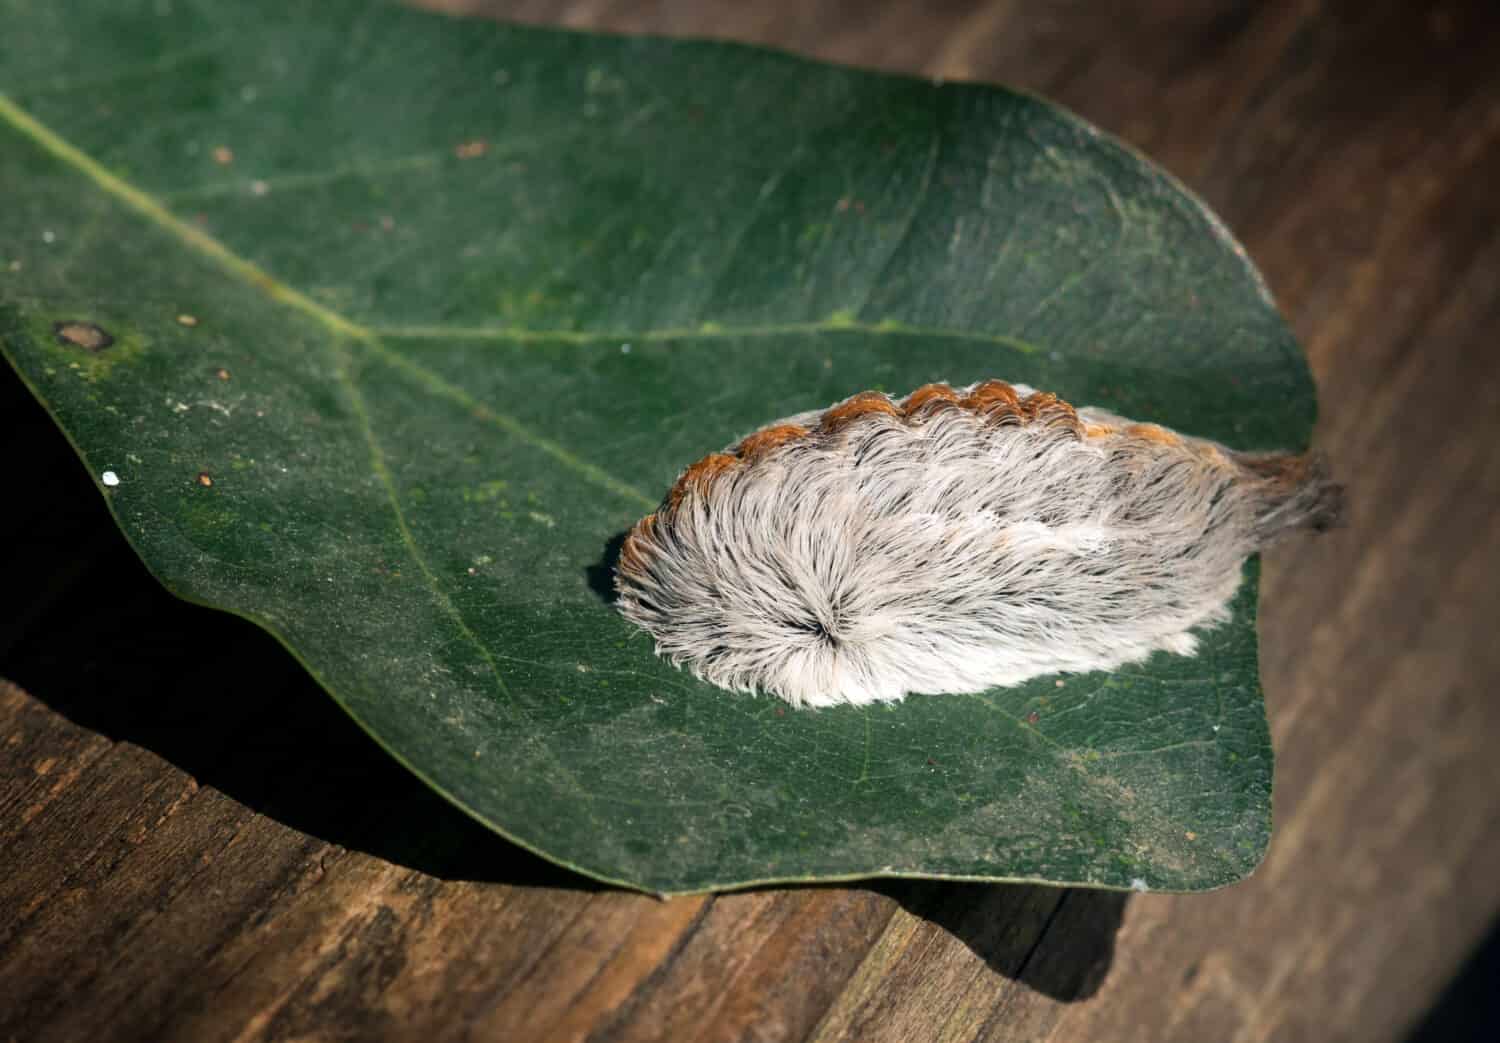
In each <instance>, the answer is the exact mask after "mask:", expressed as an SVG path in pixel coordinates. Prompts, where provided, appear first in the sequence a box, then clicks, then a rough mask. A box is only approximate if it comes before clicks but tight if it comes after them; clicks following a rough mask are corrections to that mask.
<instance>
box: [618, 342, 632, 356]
mask: <svg viewBox="0 0 1500 1043" xmlns="http://www.w3.org/2000/svg"><path fill="white" fill-rule="evenodd" d="M620 354H621V355H629V354H630V345H629V344H621V345H620Z"/></svg>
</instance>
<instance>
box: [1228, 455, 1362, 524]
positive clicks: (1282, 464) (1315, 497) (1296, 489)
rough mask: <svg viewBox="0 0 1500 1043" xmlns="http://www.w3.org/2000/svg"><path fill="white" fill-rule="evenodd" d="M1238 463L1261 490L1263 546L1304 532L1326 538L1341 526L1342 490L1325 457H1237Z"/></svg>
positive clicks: (1260, 513)
mask: <svg viewBox="0 0 1500 1043" xmlns="http://www.w3.org/2000/svg"><path fill="white" fill-rule="evenodd" d="M1234 459H1235V462H1236V463H1238V464H1239V465H1240V467H1242V468H1243V469H1244V470H1245V471H1247V472H1248V473H1249V476H1250V480H1251V481H1252V482H1254V483H1255V484H1256V485H1257V486H1259V491H1260V493H1261V504H1260V510H1259V512H1258V514H1257V516H1256V520H1255V536H1256V542H1257V544H1258V545H1259V546H1262V547H1264V546H1266V545H1267V544H1270V543H1274V542H1276V541H1277V540H1279V539H1281V538H1282V537H1283V536H1286V535H1288V534H1289V533H1293V532H1297V531H1299V530H1302V529H1312V530H1314V531H1315V532H1324V531H1326V530H1328V529H1332V528H1335V527H1337V526H1339V525H1342V524H1343V522H1344V487H1343V486H1342V485H1339V484H1338V483H1337V482H1335V481H1334V480H1333V479H1332V477H1331V476H1330V475H1329V472H1328V459H1327V457H1325V456H1323V454H1322V453H1311V452H1310V453H1304V454H1302V455H1301V456H1296V455H1293V454H1291V453H1235V454H1234Z"/></svg>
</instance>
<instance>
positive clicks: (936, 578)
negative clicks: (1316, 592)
mask: <svg viewBox="0 0 1500 1043" xmlns="http://www.w3.org/2000/svg"><path fill="white" fill-rule="evenodd" d="M1341 498H1342V496H1341V490H1340V488H1339V487H1338V486H1337V485H1335V484H1333V483H1332V482H1331V481H1330V480H1329V478H1328V474H1327V468H1326V465H1325V464H1324V462H1323V461H1322V460H1321V458H1319V457H1316V456H1312V455H1301V456H1299V455H1292V454H1284V453H1282V454H1278V453H1262V454H1249V453H1239V452H1235V451H1233V450H1231V449H1228V448H1226V447H1224V446H1222V445H1219V444H1217V443H1215V442H1211V441H1207V440H1205V439H1199V438H1193V437H1189V436H1186V435H1181V434H1178V433H1176V432H1174V431H1171V430H1168V429H1167V428H1164V427H1160V426H1157V425H1155V424H1141V423H1135V422H1133V421H1130V420H1126V419H1124V418H1122V417H1118V416H1115V415H1113V414H1111V413H1107V412H1104V411H1102V410H1098V409H1077V410H1075V409H1074V408H1073V407H1072V406H1070V405H1068V403H1066V402H1064V401H1062V400H1061V399H1059V398H1058V397H1057V396H1056V395H1052V394H1049V393H1047V392H1039V391H1035V390H1033V389H1032V388H1029V387H1026V386H1025V385H1021V384H1016V385H1011V384H1007V383H1004V382H1003V381H998V380H991V381H985V382H983V383H980V384H975V385H972V386H970V387H966V388H961V389H957V390H955V389H953V388H951V387H949V386H948V385H946V384H929V385H927V386H925V387H922V388H918V389H917V390H916V391H913V392H912V393H911V394H909V395H907V396H906V397H905V398H903V399H892V398H890V397H888V396H886V395H884V394H880V393H878V392H870V391H867V392H863V393H861V394H858V395H855V396H853V397H852V398H849V399H846V400H844V401H843V402H840V403H838V404H836V405H834V406H832V407H830V408H828V409H827V410H824V411H815V412H810V413H803V414H799V415H797V416H793V417H788V418H786V419H784V420H779V421H776V422H775V423H772V424H770V425H768V426H766V427H763V428H761V429H760V430H759V431H756V432H755V433H754V434H752V435H750V436H748V437H747V438H745V439H743V440H742V441H740V442H739V443H738V444H736V445H734V446H732V447H731V448H729V449H728V450H726V451H725V452H722V453H714V454H712V455H710V456H706V457H704V458H703V459H702V460H699V461H698V462H697V463H695V464H693V465H692V466H691V467H689V468H688V469H687V470H686V471H684V472H683V474H682V476H681V477H680V478H679V479H678V480H677V483H676V484H675V485H674V486H673V487H672V489H671V491H670V492H669V493H668V494H667V496H666V499H665V500H663V502H662V505H661V507H660V508H658V510H657V511H656V512H655V513H654V514H650V515H647V516H646V517H645V518H642V519H641V520H640V522H638V523H637V524H636V525H635V527H634V528H633V529H632V530H631V532H630V533H629V535H628V536H627V537H626V539H625V542H624V544H623V546H622V548H621V552H620V559H619V563H618V565H617V567H616V573H615V585H616V589H617V591H618V593H619V600H618V605H619V608H620V610H621V612H622V613H624V615H625V617H626V618H627V619H629V620H631V621H632V622H633V623H636V624H637V625H639V626H641V627H643V628H644V629H645V630H647V631H648V632H649V633H650V634H651V635H652V636H653V637H654V638H655V639H656V650H657V653H658V654H660V655H662V656H665V657H666V658H667V659H669V660H671V662H673V663H674V664H676V665H678V666H682V667H686V668H687V669H689V670H691V671H692V672H693V673H694V674H696V675H697V676H698V677H700V678H702V679H704V680H706V681H709V682H712V683H713V684H716V685H720V686H722V687H724V688H728V689H732V690H736V691H756V690H760V691H766V692H771V693H774V694H776V695H778V696H780V697H782V698H783V699H785V700H786V701H787V702H789V703H791V704H792V705H793V706H814V707H817V706H831V705H836V704H840V703H852V704H855V705H863V704H867V703H874V702H884V701H890V700H897V699H901V698H902V697H903V696H905V695H907V694H909V693H915V692H927V693H959V692H977V691H982V690H984V689H986V688H992V687H997V686H1004V685H1014V684H1019V683H1021V682H1022V681H1025V680H1027V679H1028V678H1031V677H1035V676H1037V675H1040V674H1049V673H1055V672H1059V671H1086V670H1106V669H1112V668H1114V667H1118V666H1122V665H1124V664H1126V663H1132V662H1136V661H1139V660H1142V659H1144V658H1146V657H1147V656H1149V655H1150V654H1151V653H1153V652H1155V651H1158V650H1163V651H1166V652H1172V653H1176V654H1179V655H1192V654H1193V653H1194V652H1195V650H1196V647H1197V638H1196V637H1195V635H1194V634H1193V631H1194V630H1195V629H1197V628H1201V627H1208V626H1212V625H1214V624H1218V623H1221V622H1223V621H1225V620H1227V619H1228V618H1229V611H1228V607H1227V606H1228V603H1229V600H1230V598H1231V597H1232V595H1233V594H1234V591H1235V589H1236V587H1237V586H1238V585H1239V583H1240V577H1241V572H1242V566H1243V563H1244V561H1245V559H1246V558H1247V557H1248V556H1249V555H1250V554H1252V553H1254V552H1255V551H1257V550H1260V549H1261V548H1263V547H1266V546H1268V545H1269V544H1271V543H1273V542H1275V541H1276V540H1277V539H1279V538H1281V537H1282V536H1284V535H1285V534H1287V533H1289V532H1292V531H1295V530H1299V529H1323V528H1326V527H1327V526H1329V525H1330V524H1332V523H1333V522H1334V521H1335V520H1336V519H1337V516H1338V513H1339V508H1340V503H1341Z"/></svg>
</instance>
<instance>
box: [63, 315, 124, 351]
mask: <svg viewBox="0 0 1500 1043" xmlns="http://www.w3.org/2000/svg"><path fill="white" fill-rule="evenodd" d="M52 332H53V333H55V334H57V342H58V343H59V344H71V345H72V346H73V347H75V348H82V349H83V350H85V351H103V350H104V349H105V348H107V347H109V346H110V345H111V344H113V343H114V342H115V338H114V335H113V334H111V333H110V332H109V331H108V330H106V329H105V328H104V327H103V326H100V325H99V324H97V323H93V322H76V321H69V322H55V323H53V324H52Z"/></svg>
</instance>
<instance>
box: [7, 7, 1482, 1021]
mask: <svg viewBox="0 0 1500 1043" xmlns="http://www.w3.org/2000/svg"><path fill="white" fill-rule="evenodd" d="M449 6H455V7H456V6H462V5H459V4H450V5H449ZM469 6H471V7H475V8H478V7H483V8H485V9H486V10H491V11H493V12H496V13H500V14H507V13H508V14H510V15H512V16H515V17H522V18H527V19H531V20H540V21H550V22H561V23H564V24H568V25H574V26H592V27H607V28H616V29H628V30H646V31H656V32H664V33H685V34H700V35H701V34H713V35H720V36H727V37H732V38H735V39H741V40H748V41H758V42H763V43H771V44H777V45H780V46H784V47H789V48H792V49H795V50H798V51H802V52H804V53H807V54H811V55H815V56H818V57H823V58H829V59H834V60H838V61H843V62H849V63H854V64H859V65H866V66H878V67H883V68H889V69H900V70H908V71H920V72H925V73H928V74H940V75H943V76H946V77H952V78H960V77H965V78H977V79H985V80H998V81H1003V82H1007V83H1011V84H1014V85H1019V86H1023V87H1027V88H1031V89H1034V90H1037V91H1040V92H1042V93H1044V94H1046V95H1048V96H1050V97H1052V98H1055V99H1057V100H1059V101H1061V102H1063V103H1064V104H1066V105H1068V106H1069V107H1071V108H1073V109H1075V110H1076V111H1078V112H1080V113H1081V114H1083V115H1084V116H1085V117H1087V118H1089V119H1091V120H1093V121H1094V122H1096V123H1098V124H1100V125H1102V126H1103V127H1105V128H1107V129H1109V130H1111V131H1113V132H1115V133H1116V134H1119V135H1121V136H1123V137H1124V138H1125V139H1127V140H1128V141H1130V142H1132V143H1134V144H1135V145H1137V146H1138V147H1140V148H1142V149H1143V150H1145V151H1146V152H1147V153H1149V154H1150V155H1152V156H1154V157H1155V158H1156V159H1157V160H1159V161H1160V162H1161V163H1163V164H1164V165H1165V166H1166V167H1168V168H1169V169H1171V170H1172V171H1174V172H1176V173H1177V174H1178V175H1180V176H1181V177H1182V178H1183V179H1184V180H1185V181H1186V182H1187V183H1188V184H1189V185H1191V186H1192V187H1193V188H1195V189H1196V190H1197V191H1198V192H1199V193H1201V194H1202V195H1203V196H1205V197H1206V198H1207V199H1208V201H1209V202H1210V203H1211V204H1212V205H1213V206H1214V207H1215V208H1216V209H1217V210H1218V211H1219V212H1220V213H1221V214H1222V215H1223V216H1224V217H1225V218H1226V220H1227V221H1228V223H1229V224H1230V226H1231V227H1232V228H1233V229H1234V230H1235V231H1236V232H1237V234H1238V235H1239V236H1240V237H1241V239H1242V240H1243V241H1244V242H1245V244H1246V245H1247V246H1248V248H1249V250H1250V253H1251V255H1252V256H1253V257H1254V258H1255V259H1256V261H1257V262H1258V263H1259V264H1260V266H1261V267H1262V269H1263V270H1264V272H1265V273H1266V275H1267V277H1268V279H1269V280H1270V283H1271V285H1272V287H1273V289H1274V290H1275V292H1276V293H1277V295H1278V297H1279V299H1280V301H1281V302H1282V305H1283V307H1284V309H1285V311H1286V313H1287V314H1288V316H1289V317H1290V318H1291V320H1292V322H1293V324H1294V325H1295V327H1296V329H1297V331H1298V333H1299V334H1300V336H1301V337H1302V339H1303V342H1304V344H1305V345H1306V348H1307V352H1308V356H1309V358H1310V359H1311V362H1312V367H1313V370H1314V372H1315V374H1316V377H1317V380H1318V383H1319V386H1320V388H1321V389H1322V395H1323V421H1322V423H1321V426H1320V429H1319V439H1318V440H1319V443H1320V444H1321V445H1322V446H1323V447H1324V448H1326V449H1327V450H1328V451H1329V453H1330V454H1331V455H1332V457H1333V459H1334V461H1335V464H1336V466H1337V468H1338V470H1339V471H1340V472H1341V475H1342V476H1343V477H1344V478H1345V479H1346V480H1347V481H1348V483H1349V486H1350V489H1351V494H1352V513H1353V525H1352V527H1350V528H1348V529H1346V530H1344V531H1342V532H1339V533H1337V534H1335V535H1333V536H1330V537H1326V538H1323V539H1308V540H1306V541H1303V542H1300V543H1297V544H1294V545H1289V546H1287V547H1285V548H1284V549H1281V550H1278V551H1277V552H1276V553H1274V554H1273V555H1271V556H1270V557H1269V559H1268V560H1267V563H1266V568H1265V583H1264V598H1263V602H1262V605H1263V608H1262V620H1263V634H1264V649H1263V660H1264V679H1265V687H1266V692H1267V700H1268V703H1269V708H1270V714H1271V722H1272V731H1273V735H1274V739H1275V743H1276V747H1277V750H1278V755H1279V763H1278V775H1277V783H1276V834H1275V839H1274V841H1273V844H1272V847H1271V853H1270V856H1269V858H1268V860H1267V862H1266V864H1265V865H1264V866H1263V867H1262V868H1261V870H1260V871H1259V873H1258V874H1257V875H1256V876H1255V877H1254V878H1252V880H1250V881H1249V882H1248V883H1245V884H1243V885H1240V886H1237V887H1233V888H1230V889H1228V890H1225V891H1221V892H1217V893H1215V894H1211V895H1206V896H1191V897H1169V896H1155V895H1152V896H1137V897H1133V898H1132V899H1130V900H1129V901H1128V902H1127V901H1125V900H1124V899H1123V898H1121V897H1119V896H1113V895H1100V894H1093V893H1086V892H1062V891H1053V890H1049V889H1045V888H1031V887H987V886H969V885H950V884H907V883H901V884H894V883H892V884H880V885H877V886H871V887H860V886H855V887H830V888H797V889H783V890H767V891H759V892H754V893H748V894H738V895H731V896H727V897H720V898H712V899H708V898H698V899H684V900H677V901H673V902H669V903H663V902H658V901H656V900H653V899H649V898H644V897H640V896H636V895H631V894H624V893H620V892H615V891H600V890H596V889H594V888H593V887H591V886H589V885H588V884H587V883H586V882H585V881H582V880H580V879H578V878H575V877H571V876H569V875H568V874H566V873H563V872H560V871H558V870H555V869H553V868H551V867H550V866H548V865H546V864H545V863H542V862H539V861H538V860H536V859H534V858H532V857H530V856H528V855H526V854H524V853H522V852H520V851H518V850H517V849H515V848H513V847H511V846H509V845H507V844H506V843H504V842H503V841H500V840H498V839H496V838H493V837H491V836H490V835H488V834H487V833H485V832H484V831H483V830H481V829H480V828H479V827H477V826H474V825H472V824H471V823H470V822H469V821H468V820H467V819H465V818H463V817H462V816H461V815H460V814H459V813H457V812H455V811H453V810H451V809H450V808H449V807H448V806H447V805H445V804H444V803H442V802H441V801H440V800H438V799H437V798H435V797H432V796H431V795H429V794H428V793H426V792H425V791H424V790H423V789H422V787H421V786H420V785H418V784H417V783H416V782H415V781H413V780H412V779H409V778H408V777H407V776H406V775H405V773H404V772H403V771H402V770H401V769H400V768H399V767H397V766H396V765H394V764H393V763H390V762H389V761H387V760H386V759H385V758H384V757H383V756H382V755H381V754H380V753H378V752H377V751H376V750H374V749H373V747H372V746H371V744H370V743H369V742H368V741H367V740H366V739H365V738H364V737H363V736H362V735H361V734H360V733H359V732H358V731H357V730H356V729H355V728H354V727H353V726H352V725H351V724H349V723H348V722H347V721H346V720H345V719H344V718H343V717H342V715H341V714H340V712H339V711H337V710H336V709H334V708H333V707H332V704H331V703H330V702H329V701H328V700H327V699H326V698H325V697H324V696H323V695H322V694H321V693H320V692H319V690H318V689H316V688H315V687H314V686H313V685H311V683H310V682H309V681H307V680H306V679H305V678H304V677H303V676H302V675H301V673H300V672H299V670H298V669H297V668H296V666H295V665H294V664H293V663H292V662H291V661H290V660H289V658H288V657H286V656H285V655H284V654H282V653H281V652H280V651H279V650H278V649H277V647H276V646H275V645H274V643H273V642H271V641H270V640H269V639H268V638H266V637H264V636H263V635H262V634H260V633H259V632H258V631H256V630H254V629H253V628H251V627H249V626H248V625H245V624H243V623H240V622H238V621H236V620H233V619H230V618H228V617H224V616H221V615H218V614H216V613H212V612H208V611H204V610H199V609H194V608H190V607H188V606H186V605H183V604H180V603H177V602H174V601H173V600H172V599H170V598H168V597H166V596H165V595H164V594H163V593H161V591H160V590H159V588H157V587H156V586H155V585H154V583H153V582H152V581H151V580H150V579H149V577H147V576H146V575H145V573H144V571H143V570H142V568H141V567H140V566H139V565H138V564H137V563H136V562H135V560H134V559H133V557H132V556H131V554H130V553H129V551H128V550H127V549H126V548H125V545H124V543H123V540H122V539H121V538H120V537H119V536H118V534H117V533H116V532H115V531H114V530H113V528H112V527H111V525H110V523H109V522H108V519H107V517H106V515H105V513H104V510H103V508H102V506H101V504H100V503H99V501H98V498H97V496H96V495H95V494H94V493H93V491H92V489H91V487H90V485H89V483H88V481H87V480H86V479H85V477H84V475H83V474H82V472H81V469H80V468H79V467H78V464H77V462H76V460H75V459H74V458H73V457H72V455H71V453H70V451H69V450H68V448H67V446H66V445H65V443H64V442H63V440H62V439H61V437H60V436H59V435H57V433H56V432H55V431H53V430H52V429H51V428H50V427H49V424H48V422H47V421H46V419H45V417H44V416H43V415H42V414H41V412H40V410H39V409H37V408H36V407H34V406H33V405H32V404H30V402H29V400H28V399H27V398H26V396H25V393H24V392H23V391H22V390H21V389H20V387H19V385H18V384H17V383H16V382H15V380H14V378H13V377H11V376H10V375H9V374H8V373H7V374H0V447H3V448H0V467H3V473H4V481H3V487H4V488H5V489H6V493H5V494H4V498H3V506H0V537H3V542H0V569H3V571H0V673H3V674H4V675H5V676H7V677H9V678H11V679H12V680H13V681H15V682H16V685H18V686H19V687H16V686H8V685H5V686H0V1039H15V1040H28V1041H29V1040H97V1039H137V1038H139V1039H147V1038H149V1039H164V1040H220V1039H222V1040H230V1039H243V1040H262V1039H277V1040H285V1039H316V1040H336V1039H338V1040H342V1039H349V1040H369V1039H380V1038H418V1037H420V1038H424V1039H428V1040H447V1039H516V1040H531V1039H548V1040H551V1039H559V1040H561V1039H597V1040H645V1039H662V1040H674V1041H675V1040H728V1039H744V1040H804V1039H807V1040H891V1041H908V1040H955V1041H957V1040H969V1039H993V1040H1009V1039H1054V1040H1075V1039H1077V1040H1096V1039H1097V1040H1103V1039H1110V1040H1113V1039H1142V1040H1186V1041H1200V1040H1271V1039H1274V1040H1325V1039H1350V1040H1361V1041H1364V1040H1388V1039H1399V1038H1401V1037H1402V1036H1403V1034H1404V1033H1405V1032H1406V1031H1407V1028H1408V1027H1409V1026H1410V1025H1411V1024H1412V1022H1413V1021H1414V1019H1416V1018H1418V1017H1419V1016H1420V1015H1421V1014H1422V1012H1423V1011H1424V1010H1425V1009H1426V1008H1427V1006H1428V1005H1429V1004H1430V1003H1431V1001H1432V1000H1433V998H1434V997H1435V996H1436V995H1437V993H1438V991H1439V990H1440V989H1441V987H1442V986H1443V984H1444V982H1445V981H1446V980H1447V979H1448V978H1449V977H1450V976H1451V975H1452V973H1453V972H1454V970H1455V968H1457V967H1458V966H1459V965H1460V963H1461V962H1462V960H1463V959H1464V957H1465V955H1466V953H1467V952H1468V951H1469V950H1470V948H1471V947H1472V946H1473V945H1474V944H1475V943H1476V941H1477V940H1478V939H1479V938H1480V937H1481V936H1482V935H1483V933H1484V931H1485V929H1486V927H1487V926H1488V925H1489V923H1490V922H1491V920H1492V918H1493V917H1494V915H1495V913H1496V911H1497V906H1500V750H1497V744H1500V698H1497V695H1496V691H1495V688H1496V682H1497V681H1500V635H1497V634H1496V622H1495V621H1496V619H1497V618H1500V612H1497V610H1500V596H1497V593H1496V588H1497V584H1500V525H1497V524H1496V521H1495V517H1494V515H1495V511H1496V508H1497V506H1500V453H1497V451H1496V439H1497V436H1500V351H1497V350H1496V349H1497V345H1496V331H1497V328H1500V5H1496V4H1494V3H1493V2H1488V0H1476V2H1473V3H1437V4H1432V5H1424V4H1419V3H1407V2H1399V0H1392V2H1381V0H1374V2H1370V0H1348V2H1346V0H1327V2H1322V3H1318V2H1306V3H1282V4H1267V5H1261V4H1255V3H1232V2H1207V0H1177V2H1175V3H1174V2H1160V3H1136V4H1105V3H1098V2H1093V0H1087V2H1082V0H1081V2H1077V3H1060V2H1042V0H1037V2H1027V0H945V2H942V3H937V4H930V5H927V6H926V7H925V9H919V5H916V4H905V3H898V2H890V3H883V4H881V3H868V4H857V3H825V4H819V3H815V2H813V0H776V2H772V3H762V4H749V3H736V2H732V0H717V2H713V3H694V2H691V0H672V2H664V3H660V4H655V5H652V4H647V3H641V2H638V0H617V2H609V0H595V2H589V0H575V2H572V3H564V4H548V3H542V2H535V3H529V4H524V3H517V4H505V3H498V2H496V3H489V2H486V3H478V2H476V3H473V4H471V5H469Z"/></svg>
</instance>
